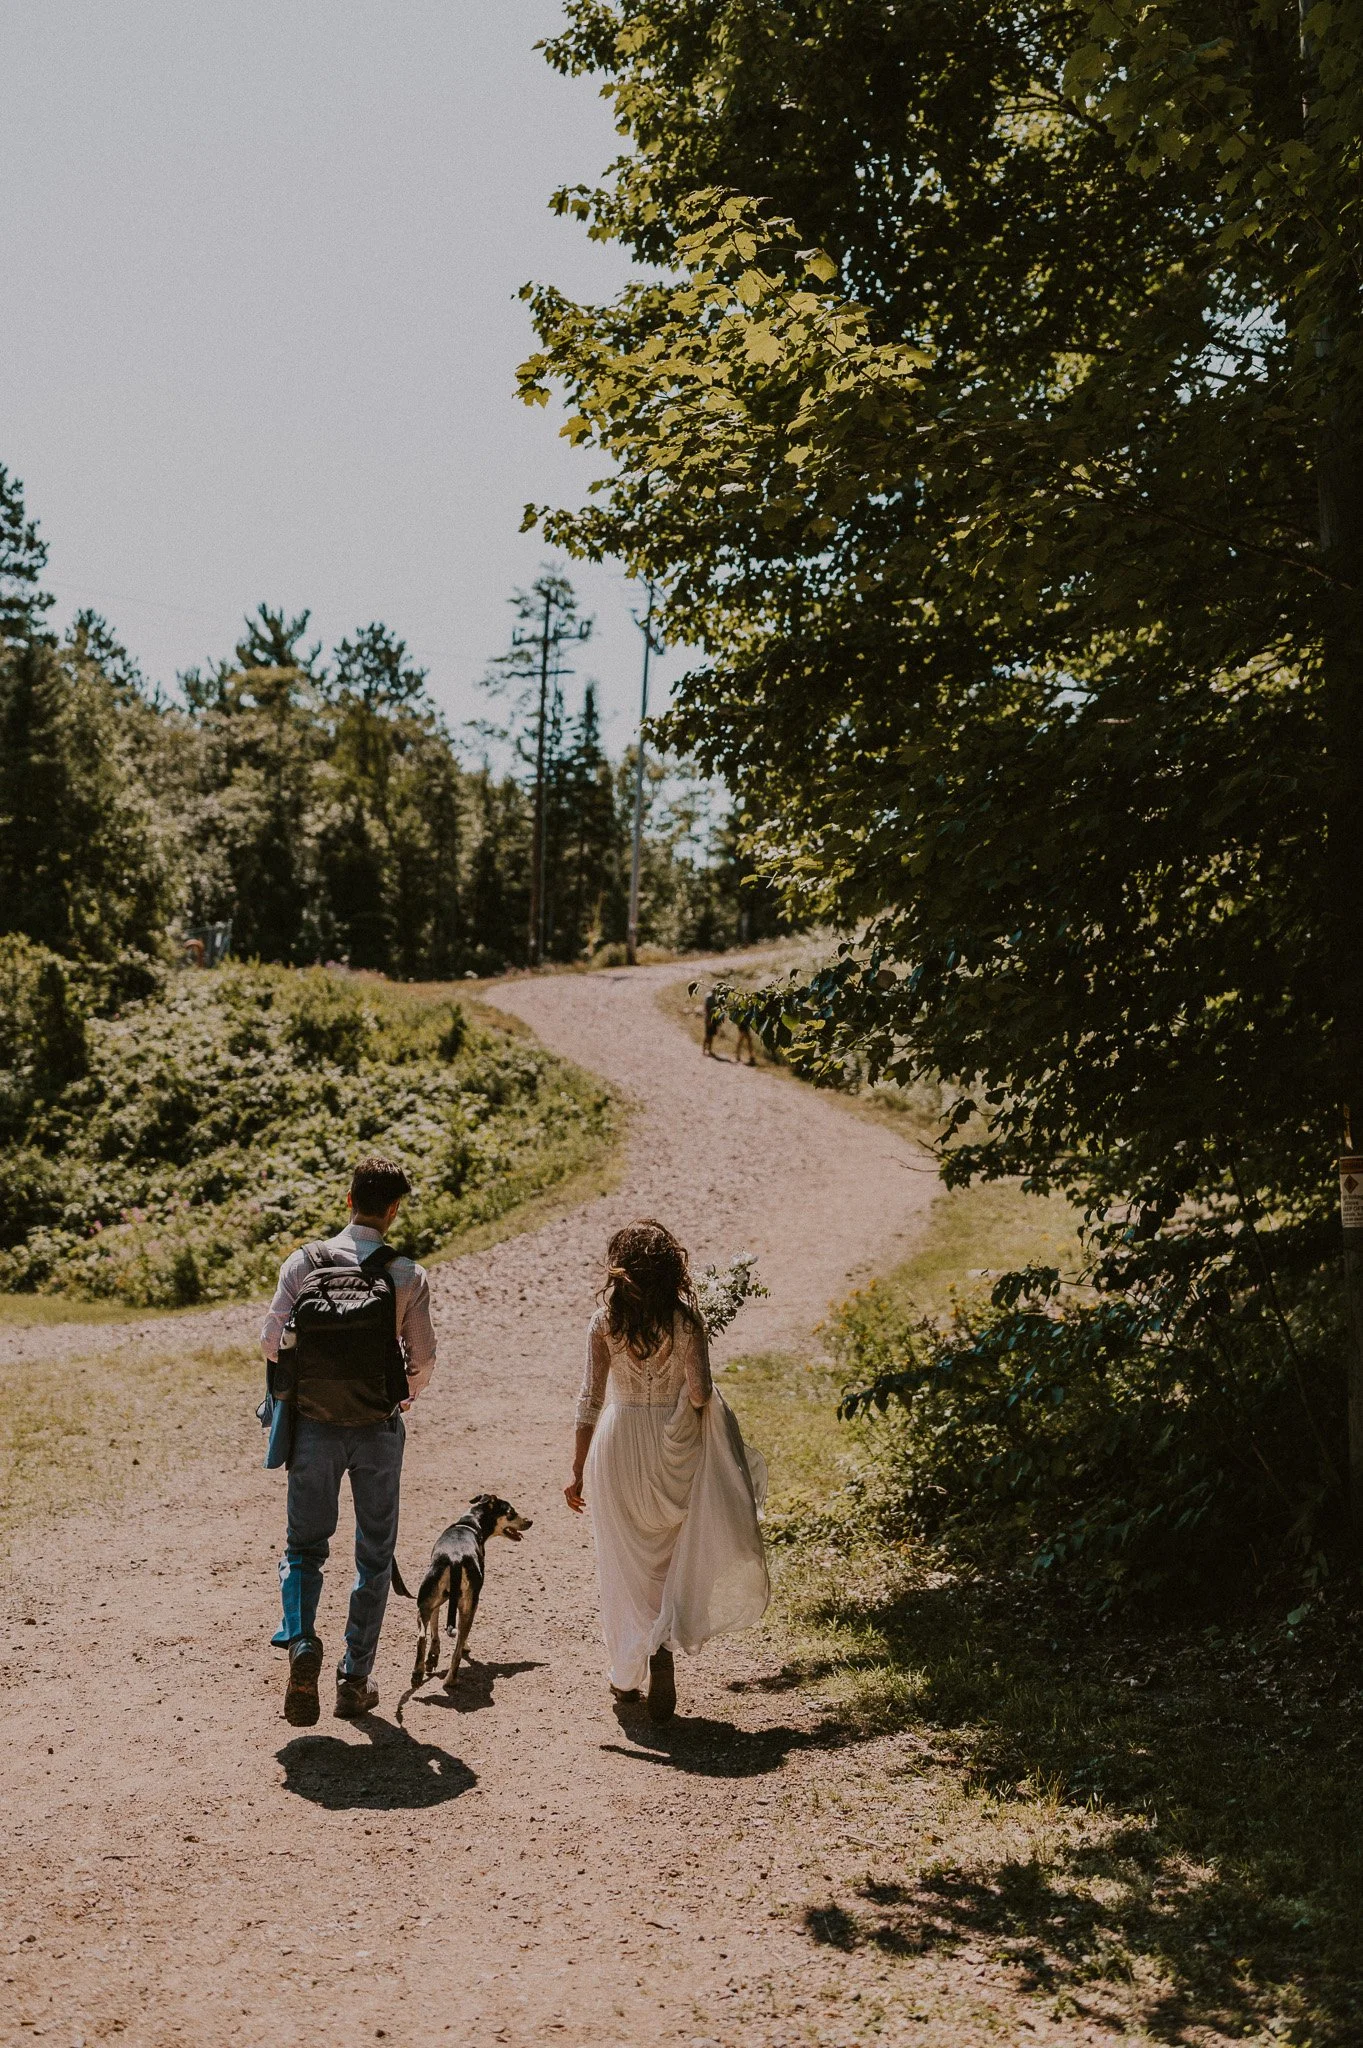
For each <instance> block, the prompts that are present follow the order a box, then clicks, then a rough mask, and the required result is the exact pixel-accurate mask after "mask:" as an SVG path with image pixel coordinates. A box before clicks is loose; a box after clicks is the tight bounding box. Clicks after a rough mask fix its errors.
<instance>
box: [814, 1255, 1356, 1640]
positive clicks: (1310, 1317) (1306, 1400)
mask: <svg viewBox="0 0 1363 2048" xmlns="http://www.w3.org/2000/svg"><path fill="white" fill-rule="evenodd" d="M1332 1299H1333V1297H1332V1293H1331V1290H1330V1289H1329V1287H1328V1286H1323V1285H1322V1284H1321V1282H1320V1280H1319V1278H1318V1277H1317V1278H1315V1279H1313V1280H1312V1281H1310V1282H1308V1284H1306V1285H1304V1286H1302V1287H1300V1288H1298V1289H1297V1290H1296V1291H1295V1293H1290V1294H1289V1295H1288V1296H1287V1300H1288V1304H1289V1307H1290V1311H1291V1314H1290V1321H1289V1318H1288V1316H1287V1315H1286V1314H1284V1313H1283V1312H1282V1302H1281V1300H1280V1298H1279V1296H1278V1292H1277V1290H1276V1288H1274V1289H1268V1288H1265V1287H1262V1286H1258V1285H1255V1284H1254V1278H1253V1275H1252V1273H1250V1272H1249V1271H1248V1269H1247V1271H1246V1274H1245V1276H1244V1277H1243V1278H1242V1279H1240V1278H1238V1277H1237V1276H1236V1274H1235V1273H1234V1272H1233V1270H1231V1269H1229V1268H1227V1269H1225V1270H1223V1272H1222V1275H1221V1286H1220V1290H1219V1293H1218V1294H1217V1295H1216V1297H1215V1298H1214V1299H1209V1298H1206V1297H1204V1298H1202V1299H1200V1300H1198V1301H1196V1302H1194V1303H1192V1304H1188V1305H1185V1309H1184V1313H1183V1314H1182V1315H1181V1316H1177V1317H1176V1316H1171V1314H1170V1313H1169V1302H1168V1299H1167V1297H1165V1298H1161V1296H1160V1295H1159V1294H1158V1293H1157V1292H1152V1293H1149V1294H1147V1295H1145V1296H1143V1297H1142V1296H1138V1295H1135V1294H1134V1293H1132V1292H1121V1293H1115V1294H1111V1295H1104V1294H1103V1293H1101V1292H1099V1293H1094V1292H1092V1291H1087V1292H1084V1293H1079V1292H1075V1293H1072V1294H1071V1295H1070V1296H1069V1298H1063V1296H1062V1290H1061V1288H1060V1284H1059V1275H1058V1274H1057V1273H1056V1272H1055V1271H1054V1269H1050V1268H1035V1269H1029V1270H1027V1271H1026V1272H1024V1273H1017V1274H1008V1275H1005V1276H1004V1277H1003V1278H1002V1279H1001V1280H1000V1281H999V1282H998V1283H997V1284H996V1286H995V1287H994V1289H993V1291H992V1294H991V1295H990V1296H989V1297H988V1299H987V1300H976V1301H967V1302H962V1303H958V1305H957V1307H956V1309H955V1311H954V1313H953V1315H952V1317H951V1318H950V1319H949V1320H948V1321H947V1322H946V1323H945V1325H943V1324H941V1323H936V1322H933V1321H931V1320H930V1319H928V1318H926V1317H923V1316H919V1315H918V1314H917V1313H916V1312H915V1310H914V1308H913V1306H912V1304H911V1303H909V1302H906V1301H904V1300H903V1299H902V1298H900V1297H898V1296H896V1294H895V1293H894V1292H893V1290H891V1289H889V1288H886V1287H884V1286H881V1285H873V1286H871V1287H869V1288H866V1289H865V1290H863V1291H862V1292H861V1293H859V1294H856V1295H854V1296H853V1297H852V1299H851V1300H850V1301H849V1302H847V1303H846V1304H845V1305H844V1307H843V1309H842V1311H841V1312H840V1314H839V1316H838V1318H837V1320H836V1323H835V1326H834V1332H833V1339H834V1348H835V1352H836V1354H837V1355H838V1357H839V1359H840V1362H841V1364H842V1366H843V1369H844V1373H845V1375H846V1377H847V1390H846V1391H845V1393H844V1395H843V1399H842V1402H841V1405H840V1411H839V1412H840V1413H841V1414H842V1415H843V1416H844V1418H849V1419H850V1418H851V1417H854V1416H857V1415H873V1414H876V1413H879V1414H880V1415H881V1416H882V1417H884V1418H885V1422H884V1425H883V1426H882V1429H881V1430H880V1431H879V1432H878V1433H873V1438H872V1442H873V1446H874V1452H875V1456H874V1458H873V1470H874V1473H875V1478H874V1481H873V1483H872V1485H871V1489H870V1490H871V1494H872V1496H873V1501H872V1505H873V1507H874V1510H875V1512H876V1514H877V1516H878V1517H879V1519H880V1521H881V1522H882V1524H883V1525H885V1526H886V1528H887V1529H888V1530H889V1531H890V1532H891V1533H898V1534H906V1533H910V1532H912V1533H914V1534H917V1535H920V1536H927V1537H929V1538H934V1539H937V1540H939V1541H942V1542H943V1543H945V1544H946V1545H947V1546H948V1548H949V1549H950V1550H952V1551H953V1552H955V1553H956V1554H957V1555H958V1556H959V1557H962V1558H965V1559H968V1560H970V1561H972V1562H974V1563H975V1564H977V1565H980V1566H982V1567H988V1568H999V1567H1004V1568H1007V1567H1013V1566H1019V1565H1021V1566H1025V1567H1028V1568H1030V1570H1032V1571H1033V1572H1036V1573H1042V1574H1046V1575H1048V1576H1052V1577H1054V1578H1056V1579H1059V1580H1063V1581H1064V1582H1065V1583H1066V1584H1067V1585H1069V1586H1070V1587H1071V1588H1073V1589H1074V1590H1076V1591H1078V1592H1079V1593H1080V1594H1081V1595H1082V1596H1083V1597H1085V1598H1086V1599H1090V1600H1093V1601H1095V1602H1096V1603H1097V1604H1099V1605H1100V1606H1102V1607H1112V1606H1116V1605H1118V1604H1123V1603H1127V1602H1131V1601H1135V1602H1145V1601H1158V1602H1159V1603H1161V1604H1163V1605H1165V1606H1167V1605H1169V1604H1170V1603H1171V1602H1173V1603H1177V1602H1179V1601H1193V1602H1200V1601H1204V1600H1207V1599H1211V1598H1220V1597H1223V1596H1225V1595H1226V1594H1227V1593H1229V1592H1234V1591H1235V1590H1237V1589H1238V1588H1240V1587H1243V1586H1244V1585H1246V1583H1248V1582H1249V1581H1252V1580H1254V1579H1259V1580H1262V1579H1263V1578H1264V1577H1265V1576H1266V1575H1267V1574H1268V1572H1269V1570H1270V1567H1271V1568H1272V1569H1274V1570H1278V1569H1283V1568H1285V1569H1287V1570H1289V1571H1291V1572H1294V1573H1295V1575H1296V1576H1297V1577H1298V1578H1300V1577H1301V1576H1303V1575H1304V1576H1305V1578H1306V1579H1307V1580H1308V1581H1310V1582H1313V1583H1314V1582H1318V1581H1319V1579H1320V1578H1321V1577H1322V1576H1323V1574H1324V1573H1325V1571H1326V1569H1327V1558H1328V1555H1329V1552H1330V1550H1331V1548H1332V1546H1333V1544H1334V1543H1335V1542H1336V1541H1337V1540H1338V1539H1339V1538H1340V1537H1341V1536H1342V1534H1343V1526H1342V1516H1341V1505H1342V1494H1341V1489H1340V1486H1339V1474H1338V1473H1337V1472H1336V1471H1335V1470H1334V1469H1333V1468H1332V1466H1331V1462H1330V1457H1329V1453H1328V1451H1327V1449H1326V1446H1327V1445H1328V1444H1329V1443H1332V1442H1338V1441H1340V1440H1341V1438H1342V1430H1343V1418H1342V1415H1341V1414H1340V1413H1339V1412H1338V1409H1339V1406H1340V1395H1341V1388H1340V1376H1339V1374H1338V1371H1337V1369H1336V1363H1335V1361H1336V1359H1337V1357H1338V1345H1339V1340H1340V1332H1339V1331H1338V1330H1337V1329H1336V1328H1335V1327H1334V1326H1333V1324H1332V1321H1331V1318H1330V1312H1329V1311H1330V1305H1331V1302H1332ZM877 1436H878V1441H877V1440H876V1438H877ZM862 1505H863V1506H864V1505H865V1503H862ZM1284 1559H1286V1560H1288V1564H1287V1566H1286V1567H1284V1566H1283V1563H1282V1561H1283V1560H1284Z"/></svg>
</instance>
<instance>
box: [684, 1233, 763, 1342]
mask: <svg viewBox="0 0 1363 2048" xmlns="http://www.w3.org/2000/svg"><path fill="white" fill-rule="evenodd" d="M756 1268H757V1254H756V1253H755V1252H744V1253H743V1255H742V1257H741V1258H737V1259H730V1261H729V1263H728V1265H727V1266H725V1267H724V1269H723V1271H721V1270H720V1269H719V1267H717V1266H707V1267H706V1268H705V1271H704V1272H703V1273H702V1274H701V1276H700V1278H699V1279H698V1280H697V1282H696V1299H697V1301H698V1302H699V1303H700V1312H701V1316H702V1318H703V1320H704V1323H705V1329H706V1334H707V1335H708V1336H711V1337H717V1336H718V1335H719V1333H720V1331H721V1330H727V1329H728V1327H729V1325H730V1323H731V1322H732V1321H733V1319H734V1317H735V1316H736V1315H737V1314H738V1311H739V1310H740V1309H741V1308H742V1306H743V1304H744V1302H745V1301H750V1300H751V1299H752V1298H753V1297H754V1296H756V1295H761V1294H770V1292H771V1289H770V1288H769V1287H764V1286H763V1285H762V1282H761V1281H760V1280H759V1279H758V1278H757V1271H756Z"/></svg>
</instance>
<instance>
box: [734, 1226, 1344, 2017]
mask: <svg viewBox="0 0 1363 2048" xmlns="http://www.w3.org/2000/svg"><path fill="white" fill-rule="evenodd" d="M983 1193H984V1195H986V1196H987V1197H988V1198H989V1199H988V1200H987V1201H983V1200H981V1198H980V1193H979V1192H978V1191H976V1192H972V1193H968V1194H964V1195H961V1196H958V1197H947V1198H944V1200H943V1201H942V1202H941V1203H939V1204H938V1205H937V1207H936V1208H935V1209H934V1212H933V1221H932V1227H931V1229H930V1232H929V1236H928V1239H927V1241H926V1242H925V1244H924V1246H923V1247H922V1249H921V1250H920V1251H919V1253H918V1254H917V1255H916V1257H915V1258H914V1259H913V1260H912V1261H910V1262H908V1264H907V1265H906V1266H904V1267H902V1268H901V1269H900V1270H899V1271H898V1273H896V1274H894V1275H892V1276H891V1277H890V1279H889V1281H888V1282H886V1283H883V1284H886V1285H889V1286H892V1287H895V1288H898V1289H902V1290H903V1291H904V1292H906V1293H909V1294H911V1295H912V1297H913V1299H914V1300H915V1301H916V1302H917V1303H918V1305H919V1306H920V1307H922V1308H925V1309H929V1310H932V1309H941V1308H944V1307H946V1306H948V1305H949V1303H950V1300H951V1297H952V1294H953V1293H954V1292H959V1291H961V1290H964V1289H966V1288H969V1287H970V1286H972V1285H977V1284H982V1276H981V1274H980V1271H979V1269H981V1268H990V1267H999V1266H1003V1265H1005V1264H1011V1263H1016V1262H1017V1261H1018V1260H1019V1259H1020V1258H1023V1257H1027V1256H1036V1255H1037V1250H1036V1247H1037V1244H1038V1243H1042V1242H1044V1240H1045V1239H1046V1238H1048V1237H1049V1238H1050V1239H1052V1240H1053V1247H1052V1251H1051V1253H1050V1256H1051V1257H1052V1259H1053V1260H1054V1258H1055V1255H1056V1253H1058V1252H1061V1251H1063V1247H1064V1242H1065V1237H1066V1233H1067V1231H1068V1229H1069V1218H1068V1215H1067V1214H1066V1213H1063V1205H1061V1210H1060V1211H1059V1212H1053V1213H1051V1214H1048V1213H1047V1210H1048V1208H1049V1207H1050V1206H1051V1205H1043V1204H1036V1203H1025V1204H1024V1203H1023V1199H1022V1198H1021V1197H1020V1196H1016V1194H1015V1191H1011V1190H985V1191H983ZM1010 1197H1011V1199H1010ZM1019 1205H1021V1206H1019ZM1029 1232H1030V1233H1031V1236H1030V1237H1029V1236H1028V1233H1029ZM723 1386H724V1391H725V1394H726V1397H727V1398H728V1400H729V1401H730V1402H731V1404H732V1405H733V1407H734V1408H735V1410H736V1411H737V1412H738V1414H739V1416H740V1419H741V1421H742V1424H743V1428H744V1433H745V1435H747V1436H749V1437H750V1438H751V1439H752V1441H753V1442H754V1443H755V1444H756V1445H758V1446H759V1447H760V1448H761V1449H762V1450H763V1451H764V1452H765V1453H766V1455H767V1457H768V1460H769V1463H770V1467H771V1472H772V1475H773V1484H772V1494H771V1497H770V1500H769V1503H768V1532H769V1536H770V1539H771V1545H772V1559H773V1566H774V1579H775V1586H776V1597H775V1600H774V1603H773V1610H772V1614H771V1617H770V1620H769V1627H770V1629H771V1631H772V1635H773V1638H774V1645H775V1649H776V1661H777V1664H778V1665H779V1669H777V1670H775V1671H771V1670H768V1672H767V1673H766V1675H765V1676H764V1677H762V1678H760V1679H758V1680H757V1681H756V1683H757V1684H758V1685H759V1686H760V1687H761V1688H762V1689H766V1690H770V1691H771V1692H772V1693H773V1694H776V1695H780V1694H782V1693H786V1692H791V1693H798V1694H800V1695H802V1696H803V1697H804V1699H805V1701H806V1703H807V1705H808V1706H809V1707H811V1708H812V1710H813V1714H814V1718H815V1722H816V1727H817V1733H816V1735H815V1736H814V1737H813V1738H812V1740H813V1743H814V1745H815V1746H816V1747H817V1748H819V1749H824V1748H833V1749H841V1750H845V1749H851V1750H852V1751H854V1752H855V1761H851V1760H849V1761H848V1762H846V1763H845V1764H843V1765H840V1766H839V1769H838V1772H837V1774H836V1778H835V1779H833V1780H830V1781H826V1783H825V1789H824V1791H823V1793H822V1795H821V1794H820V1792H819V1791H818V1789H817V1788H816V1789H815V1790H814V1791H813V1793H812V1794H806V1796H805V1798H804V1800H803V1801H802V1802H797V1803H796V1804H795V1805H793V1806H792V1807H791V1809H790V1824H791V1828H792V1837H791V1846H790V1855H791V1858H792V1860H793V1859H794V1858H796V1857H797V1856H800V1855H803V1854H804V1853H805V1851H804V1848H802V1846H801V1845H802V1843H804V1844H807V1841H808V1839H809V1836H810V1834H811V1831H813V1832H814V1833H815V1834H816V1835H817V1838H818V1840H819V1843H820V1853H819V1859H818V1862H819V1885H820V1889H819V1890H818V1892H817V1896H816V1902H815V1903H812V1904H811V1903H809V1894H808V1890H807V1889H806V1891H805V1894H804V1897H805V1903H804V1904H803V1905H801V1906H800V1907H799V1908H798V1910H799V1911H800V1912H801V1914H802V1916H803V1921H804V1926H805V1930H806V1932H807V1933H808V1935H809V1937H810V1939H811V1941H812V1943H813V1944H814V1945H815V1946H816V1948H821V1949H823V1950H825V1951H831V1952H832V1953H831V1954H830V1955H829V1960H830V1961H832V1960H833V1959H834V1956H837V1955H840V1956H842V1957H843V1958H844V1959H849V1960H850V1959H851V1958H852V1957H854V1956H859V1957H860V1958H861V1961H860V1962H859V1963H858V1964H857V1969H858V1970H862V1969H863V1968H864V1971H865V1972H866V1973H868V1974H867V1976H866V1985H867V1990H866V1997H865V2000H863V2002H862V2003H860V2004H858V2005H846V2004H844V2005H843V2006H842V2007H841V2011H840V2017H839V2025H840V2026H842V2027H843V2028H844V2030H845V2033H846V2037H847V2039H848V2041H849V2042H850V2041H853V2040H856V2041H863V2040H865V2041H871V2040H874V2039H893V2040H896V2041H898V2040H899V2039H900V2038H901V2034H900V2031H899V2030H900V2029H901V2027H902V2028H903V2030H904V2033H903V2038H905V2039H909V2038H912V2039H913V2040H915V2041H920V2042H923V2043H925V2044H932V2048H936V2044H938V2043H941V2044H948V2043H949V2044H950V2048H958V2044H961V2048H965V2044H973V2043H976V2042H980V2043H983V2042H985V2041H986V2040H997V2039H999V2038H1000V2037H1002V2038H1005V2039H1016V2040H1053V2041H1066V2042H1068V2041H1071V2040H1081V2039H1082V2040H1089V2039H1098V2038H1106V2037H1108V2036H1111V2035H1118V2036H1122V2037H1125V2038H1127V2039H1136V2040H1142V2041H1161V2042H1188V2043H1192V2042H1199V2043H1207V2042H1221V2041H1231V2040H1245V2039H1251V2040H1256V2041H1259V2042H1263V2043H1267V2042H1271V2041H1280V2042H1293V2043H1297V2044H1307V2043H1311V2044H1314V2048H1326V2044H1331V2048H1345V2044H1346V2043H1347V2044H1352V2043H1353V2042H1355V2041H1357V2040H1359V2039H1361V2038H1363V1775H1361V1774H1360V1769H1359V1766H1360V1763H1361V1762H1363V1688H1361V1687H1360V1684H1359V1681H1358V1677H1357V1672H1358V1668H1359V1659H1358V1655H1357V1652H1358V1651H1359V1650H1360V1649H1363V1617H1360V1616H1359V1615H1358V1614H1357V1613H1352V1612H1343V1611H1341V1610H1340V1609H1339V1608H1338V1607H1336V1608H1335V1610H1334V1611H1333V1612H1331V1611H1329V1610H1325V1609H1322V1610H1320V1611H1318V1612H1317V1613H1316V1614H1314V1615H1309V1616H1306V1617H1305V1618H1304V1619H1301V1620H1299V1621H1298V1625H1297V1627H1296V1628H1295V1629H1294V1628H1292V1627H1290V1626H1289V1625H1287V1624H1286V1623H1284V1622H1282V1621H1278V1622H1276V1623H1274V1624H1273V1625H1265V1624H1262V1623H1261V1622H1258V1621H1254V1620H1251V1619H1244V1620H1242V1622H1241V1623H1240V1624H1239V1625H1235V1624H1228V1623H1225V1622H1223V1623H1221V1624H1220V1625H1217V1626H1200V1625H1199V1626H1194V1625H1186V1626H1183V1627H1181V1628H1179V1629H1172V1628H1170V1627H1169V1626H1167V1625H1162V1626H1160V1627H1151V1628H1149V1629H1147V1630H1141V1629H1138V1628H1137V1629H1133V1628H1132V1627H1131V1626H1130V1625H1129V1624H1127V1625H1124V1626H1122V1627H1120V1628H1118V1627H1117V1626H1115V1625H1107V1626H1104V1625H1102V1624H1099V1623H1095V1622H1094V1621H1093V1620H1092V1619H1090V1618H1088V1617H1086V1616H1085V1615H1083V1614H1081V1613H1080V1612H1078V1611H1077V1610H1075V1609H1071V1608H1069V1607H1068V1606H1066V1605H1065V1604H1063V1602H1062V1601H1061V1600H1060V1599H1059V1598H1058V1597H1057V1596H1056V1595H1055V1594H1054V1593H1052V1592H1050V1591H1047V1590H1043V1589H1041V1588H1039V1587H1037V1586H1036V1585H1035V1584H1033V1583H1032V1582H1031V1581H1030V1580H1025V1579H1023V1578H1022V1577H1021V1576H1020V1575H1019V1576H1018V1577H1016V1578H1013V1579H1007V1578H1005V1579H1001V1580H995V1581H989V1580H986V1579H982V1578H979V1577H971V1576H969V1575H967V1574H963V1573H961V1572H958V1571H955V1570H953V1569H952V1568H951V1566H950V1563H949V1561H948V1560H946V1559H945V1558H943V1557H941V1556H937V1555H933V1554H932V1553H930V1552H929V1551H926V1550H920V1549H918V1548H916V1547H915V1546H914V1545H913V1544H911V1543H903V1544H893V1543H889V1542H887V1541H885V1540H884V1539H883V1538H878V1537H876V1538H873V1537H871V1536H869V1535H868V1534H867V1531H868V1530H869V1529H870V1528H871V1527H872V1518H871V1517H870V1516H869V1515H866V1514H865V1513H863V1512H862V1510H861V1502H862V1501H863V1499H864V1497H865V1493H866V1490H867V1489H868V1488H874V1487H875V1486H876V1485H877V1484H879V1483H883V1481H884V1471H883V1465H882V1464H881V1460H882V1448H881V1447H882V1444H883V1441H884V1438H883V1435H882V1432H883V1431H884V1429H885V1425H884V1424H883V1423H880V1422H878V1421H872V1422H859V1423H856V1424H853V1425H847V1424H841V1423H839V1422H838V1421H837V1420H836V1417H835V1414H834V1404H835V1399H836V1394H837V1391H838V1383H837V1378H836V1375H835V1372H834V1371H833V1370H832V1369H830V1367H829V1366H828V1365H827V1363H826V1362H825V1361H817V1362H811V1361H810V1360H809V1359H807V1358H803V1357H799V1356H792V1355H788V1354H768V1355H764V1356H760V1357H749V1358H740V1359H738V1360H736V1361H735V1362H734V1363H733V1364H732V1365H731V1366H730V1367H729V1368H728V1370H727V1372H726V1373H725V1375H724V1379H723ZM878 1468H879V1469H878ZM830 1784H831V1785H832V1788H833V1789H831V1790H830V1789H829V1785H830ZM821 1797H822V1801H823V1803H822V1805H821V1804H820V1799H821ZM773 1853H774V1855H775V1854H776V1850H775V1848H774V1851H773ZM806 1868H807V1865H806ZM802 1882H803V1883H804V1884H805V1885H806V1887H807V1885H808V1879H807V1878H805V1879H803V1880H802ZM847 1981H848V1982H849V1983H850V1982H851V1981H852V1978H851V1977H849V1978H848V1980H847ZM856 1981H857V1982H858V1983H860V1982H861V1981H862V1980H861V1978H860V1977H857V1978H856ZM872 1984H873V1987H874V1988H873V1992H872V1989H871V1987H872ZM856 1995H857V1998H858V1999H859V2000H861V1999H862V1993H861V1992H860V1991H858V1993H857V1994H856ZM872 1997H873V1999H874V2006H873V2010H872V2008H871V2003H870V2002H871V2000H872ZM842 2038H843V2035H842V2033H839V2035H838V2039H839V2040H841V2039H842Z"/></svg>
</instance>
